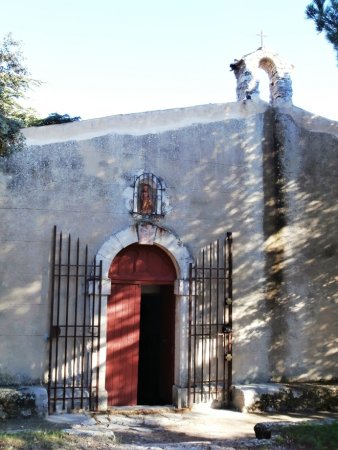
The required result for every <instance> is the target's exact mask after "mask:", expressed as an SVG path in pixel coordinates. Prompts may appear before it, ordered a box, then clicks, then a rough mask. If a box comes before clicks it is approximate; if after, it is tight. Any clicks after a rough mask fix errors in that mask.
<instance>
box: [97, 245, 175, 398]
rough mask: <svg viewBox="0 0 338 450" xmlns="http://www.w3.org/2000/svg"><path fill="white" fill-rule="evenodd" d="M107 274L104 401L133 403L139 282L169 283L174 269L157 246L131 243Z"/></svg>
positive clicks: (136, 371) (171, 280) (139, 302)
mask: <svg viewBox="0 0 338 450" xmlns="http://www.w3.org/2000/svg"><path fill="white" fill-rule="evenodd" d="M109 276H110V278H111V280H112V293H111V296H110V298H109V301H108V311H107V366H106V389H107V391H108V404H109V405H111V406H124V405H137V391H138V389H137V388H138V369H139V366H138V362H139V342H140V315H141V314H140V310H141V285H146V284H163V285H173V283H174V280H175V279H176V270H175V267H174V265H173V263H172V261H171V259H170V258H169V256H168V255H167V254H166V253H165V252H164V251H163V250H161V249H160V248H159V247H156V246H155V245H139V244H132V245H130V246H129V247H126V248H125V249H123V250H122V251H121V252H120V253H119V254H118V255H116V257H115V259H114V261H113V262H112V265H111V267H110V271H109ZM159 301H160V300H159ZM172 364H173V363H172Z"/></svg>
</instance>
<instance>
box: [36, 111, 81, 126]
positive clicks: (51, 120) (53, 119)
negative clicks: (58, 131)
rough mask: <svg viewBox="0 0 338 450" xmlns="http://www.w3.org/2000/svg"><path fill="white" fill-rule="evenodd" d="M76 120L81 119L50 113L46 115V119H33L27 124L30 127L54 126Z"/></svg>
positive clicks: (79, 118)
mask: <svg viewBox="0 0 338 450" xmlns="http://www.w3.org/2000/svg"><path fill="white" fill-rule="evenodd" d="M78 120H81V117H79V116H76V117H70V116H69V115H68V114H63V115H61V114H58V113H51V114H49V115H48V117H45V118H44V119H35V120H32V121H31V122H30V123H29V126H31V127H41V126H44V125H56V124H60V123H68V122H77V121H78Z"/></svg>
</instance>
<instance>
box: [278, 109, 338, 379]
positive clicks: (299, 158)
mask: <svg viewBox="0 0 338 450" xmlns="http://www.w3.org/2000/svg"><path fill="white" fill-rule="evenodd" d="M311 122H312V123H311ZM320 122H321V119H320V118H319V119H318V121H316V120H315V119H311V115H310V114H305V113H302V111H301V110H298V109H296V108H293V109H292V110H291V111H288V110H287V109H284V110H283V109H281V110H279V111H278V112H277V114H276V135H277V140H278V142H279V143H280V147H279V153H280V161H281V168H280V170H281V191H282V195H283V208H284V216H285V226H283V227H282V229H281V231H280V237H279V238H280V240H281V242H282V245H283V249H284V252H283V255H282V258H281V259H282V261H281V280H280V282H281V283H280V292H279V295H278V300H277V301H278V305H279V306H278V308H279V315H280V316H281V319H282V320H281V322H280V325H279V327H280V328H283V332H282V333H280V334H279V341H280V349H281V354H280V360H279V363H277V362H276V363H275V364H274V367H272V368H271V370H272V373H273V374H275V376H276V377H277V379H278V378H283V377H284V378H286V379H288V380H319V379H331V378H336V379H337V377H338V372H337V367H338V333H337V329H338V328H337V326H338V308H337V305H338V271H337V268H338V238H337V220H338V209H337V198H338V183H337V174H338V133H337V128H338V127H337V123H332V122H331V124H330V121H327V123H326V127H325V128H324V127H322V128H321V131H319V124H320ZM328 125H329V126H328ZM281 324H283V325H282V327H281ZM277 326H278V325H277V324H276V327H277ZM276 327H274V328H275V329H276ZM274 345H276V343H275V344H274Z"/></svg>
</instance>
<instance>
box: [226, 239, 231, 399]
mask: <svg viewBox="0 0 338 450" xmlns="http://www.w3.org/2000/svg"><path fill="white" fill-rule="evenodd" d="M227 243H228V298H229V299H230V300H231V301H230V302H229V304H228V313H229V327H230V329H231V332H230V333H229V334H228V352H229V354H230V355H231V360H230V361H229V362H228V386H227V390H228V392H227V394H228V403H230V402H231V401H232V391H231V385H232V233H230V232H228V233H227Z"/></svg>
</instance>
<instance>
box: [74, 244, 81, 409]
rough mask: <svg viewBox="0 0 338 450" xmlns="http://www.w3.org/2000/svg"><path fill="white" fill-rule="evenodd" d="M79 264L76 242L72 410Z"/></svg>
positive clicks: (75, 359) (78, 245)
mask: <svg viewBox="0 0 338 450" xmlns="http://www.w3.org/2000/svg"><path fill="white" fill-rule="evenodd" d="M79 264H80V240H79V239H77V242H76V268H75V304H74V338H73V382H72V383H73V386H72V409H74V406H75V380H76V378H75V375H76V362H77V358H76V356H77V355H76V338H77V314H78V301H79Z"/></svg>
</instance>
